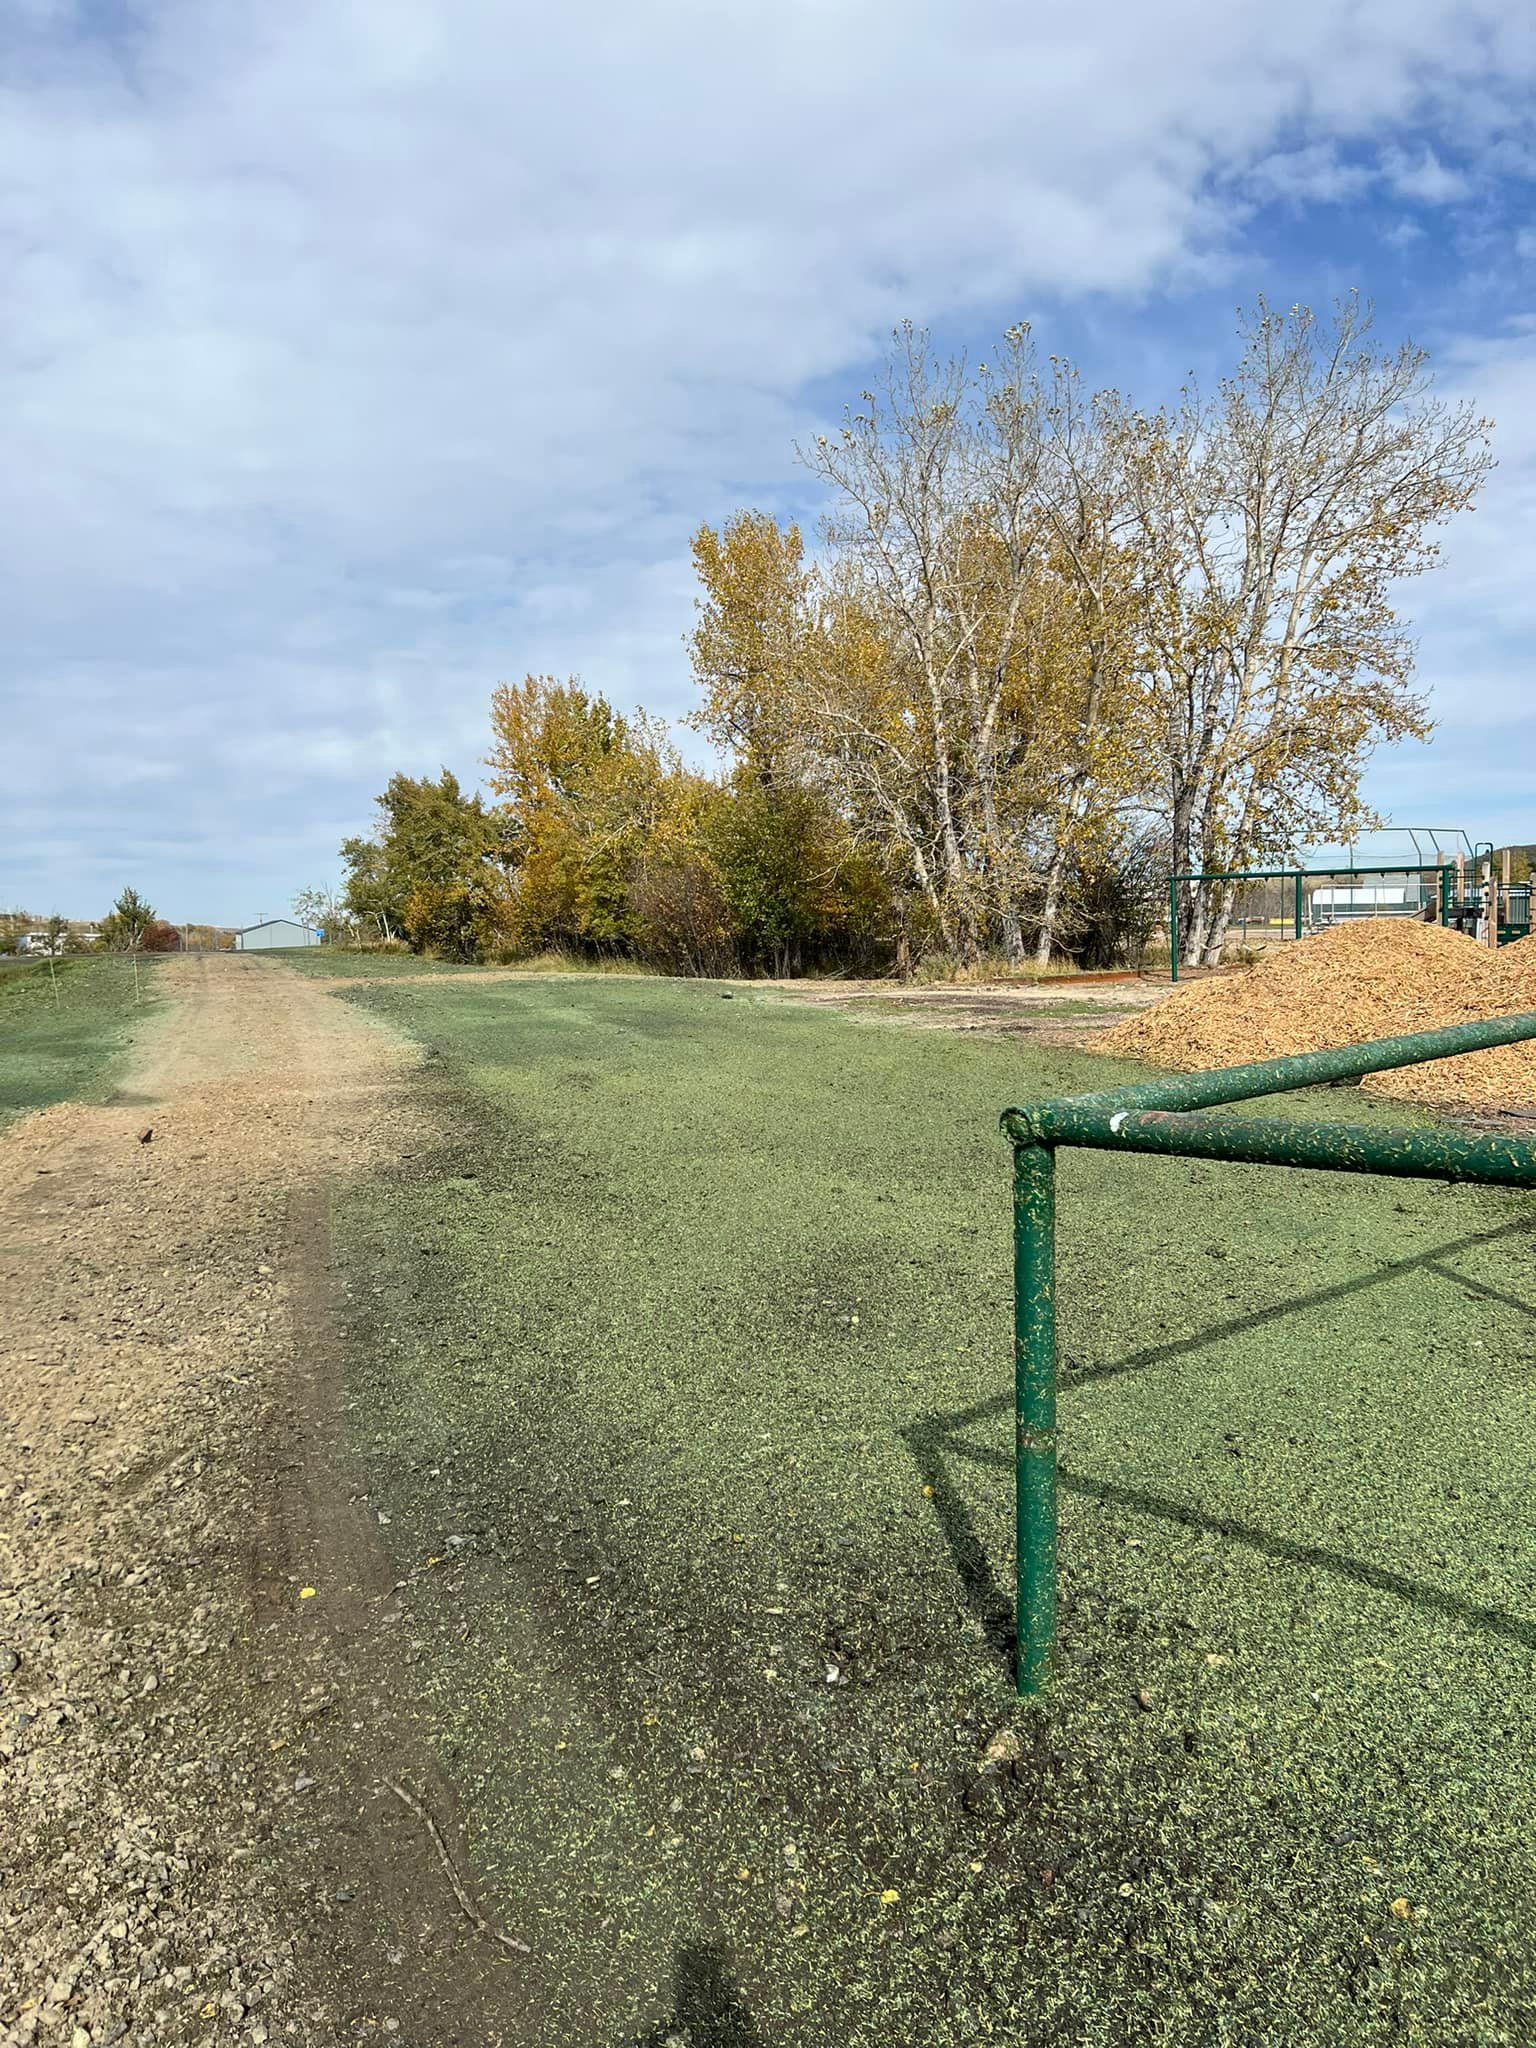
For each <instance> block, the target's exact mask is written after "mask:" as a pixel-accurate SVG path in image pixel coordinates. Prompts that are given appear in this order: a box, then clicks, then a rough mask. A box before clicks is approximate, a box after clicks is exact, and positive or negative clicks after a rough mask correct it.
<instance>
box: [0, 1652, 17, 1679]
mask: <svg viewBox="0 0 1536 2048" xmlns="http://www.w3.org/2000/svg"><path fill="white" fill-rule="evenodd" d="M20 1669H21V1659H20V1657H18V1656H17V1654H16V1652H15V1651H14V1650H0V1671H4V1672H6V1673H7V1674H9V1673H10V1672H12V1671H19V1670H20Z"/></svg>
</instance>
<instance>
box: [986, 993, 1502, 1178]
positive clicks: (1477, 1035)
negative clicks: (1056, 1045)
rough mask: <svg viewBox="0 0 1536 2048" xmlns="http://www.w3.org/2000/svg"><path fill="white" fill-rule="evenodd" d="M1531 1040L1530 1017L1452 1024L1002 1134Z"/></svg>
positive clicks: (1128, 1095) (1136, 1088)
mask: <svg viewBox="0 0 1536 2048" xmlns="http://www.w3.org/2000/svg"><path fill="white" fill-rule="evenodd" d="M1527 1038H1536V1011H1525V1012H1522V1013H1521V1014H1520V1015H1519V1016H1513V1017H1490V1018H1488V1019H1486V1020H1485V1021H1484V1022H1482V1023H1477V1024H1451V1025H1448V1026H1447V1027H1446V1028H1445V1029H1444V1030H1443V1031H1415V1032H1412V1033H1410V1034H1408V1035H1407V1036H1405V1037H1401V1038H1374V1039H1372V1040H1371V1041H1370V1042H1369V1043H1368V1044H1365V1045H1341V1046H1338V1047H1337V1048H1335V1049H1334V1050H1332V1051H1330V1052H1304V1053H1299V1054H1297V1055H1296V1056H1295V1057H1294V1058H1292V1059H1283V1060H1259V1061H1257V1062H1256V1063H1255V1064H1254V1065H1252V1066H1247V1067H1218V1068H1217V1069H1216V1070H1215V1072H1214V1073H1208V1074H1165V1075H1164V1076H1163V1077H1162V1078H1161V1079H1160V1080H1157V1081H1138V1082H1134V1083H1132V1084H1131V1085H1129V1086H1128V1087H1125V1088H1105V1089H1101V1090H1099V1091H1098V1092H1097V1093H1095V1094H1092V1095H1076V1096H1070V1097H1064V1098H1063V1099H1062V1101H1061V1102H1047V1103H1040V1104H1037V1105H1036V1106H1035V1107H1034V1108H1029V1109H1005V1110H1004V1111H1003V1119H1002V1121H1003V1129H1004V1130H1005V1131H1006V1132H1007V1134H1008V1136H1009V1137H1010V1138H1012V1139H1013V1140H1014V1142H1015V1143H1016V1144H1022V1145H1028V1144H1035V1143H1038V1142H1040V1140H1041V1138H1042V1137H1043V1136H1044V1133H1043V1131H1037V1130H1036V1129H1035V1123H1034V1119H1035V1117H1036V1116H1037V1115H1038V1114H1043V1113H1045V1112H1054V1111H1056V1110H1058V1109H1061V1108H1064V1107H1066V1106H1068V1105H1070V1107H1071V1108H1072V1110H1073V1111H1075V1112H1083V1113H1093V1112H1097V1111H1098V1110H1101V1109H1102V1110H1105V1111H1107V1112H1108V1113H1109V1114H1110V1115H1113V1114H1114V1113H1115V1112H1116V1111H1117V1110H1121V1109H1126V1110H1140V1109H1214V1108H1215V1107H1216V1106H1217V1105H1218V1104H1220V1103H1223V1102H1246V1101H1247V1100H1248V1099H1249V1098H1250V1097H1251V1096H1255V1095H1282V1094H1284V1093H1286V1091H1287V1090H1289V1089H1292V1088H1321V1087H1324V1086H1326V1085H1327V1083H1329V1082H1330V1081H1351V1080H1355V1079H1357V1078H1358V1077H1359V1076H1360V1075H1362V1074H1376V1073H1384V1072H1386V1070H1387V1069H1388V1068H1391V1067H1412V1066H1416V1065H1418V1063H1419V1062H1420V1061H1422V1060H1443V1059H1451V1058H1454V1057H1455V1056H1456V1054H1458V1053H1464V1052H1484V1051H1486V1050H1487V1049H1488V1047H1490V1046H1495V1045H1516V1044H1518V1043H1519V1042H1520V1041H1521V1040H1522V1039H1527Z"/></svg>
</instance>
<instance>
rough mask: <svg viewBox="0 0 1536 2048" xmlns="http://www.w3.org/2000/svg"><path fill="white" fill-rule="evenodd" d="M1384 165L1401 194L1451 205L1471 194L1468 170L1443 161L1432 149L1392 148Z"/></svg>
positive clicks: (1424, 201) (1429, 204) (1430, 204)
mask: <svg viewBox="0 0 1536 2048" xmlns="http://www.w3.org/2000/svg"><path fill="white" fill-rule="evenodd" d="M1382 168H1383V170H1384V171H1385V173H1386V177H1387V182H1388V184H1389V185H1390V186H1391V188H1392V190H1393V191H1394V192H1395V193H1397V195H1398V196H1399V198H1402V199H1416V200H1418V201H1419V202H1420V203H1421V204H1422V205H1425V206H1448V205H1450V204H1451V203H1452V201H1454V200H1457V199H1465V198H1467V197H1468V196H1469V194H1470V193H1471V190H1472V181H1471V179H1470V178H1469V177H1468V176H1467V174H1466V172H1465V171H1460V170H1457V169H1455V168H1454V167H1453V166H1451V165H1449V164H1446V163H1443V162H1442V161H1441V160H1440V158H1439V157H1438V156H1437V155H1436V154H1435V152H1434V151H1433V150H1432V149H1421V150H1419V151H1418V152H1417V153H1416V154H1413V155H1410V154H1409V153H1408V152H1406V151H1404V150H1400V149H1389V150H1388V151H1386V153H1385V155H1384V156H1383V159H1382Z"/></svg>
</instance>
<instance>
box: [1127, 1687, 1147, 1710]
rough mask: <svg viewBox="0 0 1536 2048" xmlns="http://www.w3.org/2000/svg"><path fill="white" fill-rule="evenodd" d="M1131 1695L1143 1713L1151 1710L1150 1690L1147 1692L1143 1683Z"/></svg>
mask: <svg viewBox="0 0 1536 2048" xmlns="http://www.w3.org/2000/svg"><path fill="white" fill-rule="evenodd" d="M1131 1697H1132V1698H1133V1699H1134V1700H1135V1702H1136V1704H1137V1706H1138V1707H1140V1709H1141V1711H1142V1712H1143V1713H1144V1714H1146V1713H1150V1712H1151V1709H1152V1695H1151V1693H1150V1692H1148V1690H1147V1688H1146V1687H1145V1686H1144V1685H1143V1686H1139V1687H1138V1688H1137V1690H1136V1691H1135V1692H1134V1693H1133V1694H1132V1695H1131Z"/></svg>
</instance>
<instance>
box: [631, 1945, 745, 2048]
mask: <svg viewBox="0 0 1536 2048" xmlns="http://www.w3.org/2000/svg"><path fill="white" fill-rule="evenodd" d="M634 2048H761V2043H760V2041H759V2039H758V2034H757V2029H756V2028H755V2027H754V2026H753V2024H752V2021H751V2019H750V2018H749V2017H748V2014H747V2009H746V2007H745V2006H744V2005H743V2004H742V2002H741V1999H740V1998H739V1996H738V1995H737V1991H736V1986H735V1983H734V1981H733V1980H732V1977H731V1973H730V1971H729V1969H728V1968H727V1967H726V1964H725V1959H724V1957H723V1955H722V1953H721V1951H720V1949H719V1948H717V1947H716V1946H715V1945H714V1944H713V1943H712V1942H696V1943H688V1944H686V1945H685V1946H684V1947H682V1948H680V1949H679V1950H678V1952H677V1961H676V1963H675V1964H674V1966H673V1971H672V2017H671V2019H668V2020H662V2021H660V2022H659V2023H658V2024H657V2025H656V2026H654V2027H652V2028H651V2030H650V2032H649V2033H647V2034H642V2035H641V2036H639V2038H638V2039H637V2040H636V2041H635V2043H634Z"/></svg>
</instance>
